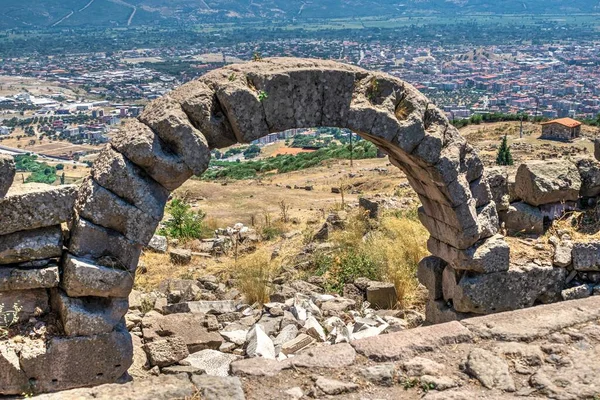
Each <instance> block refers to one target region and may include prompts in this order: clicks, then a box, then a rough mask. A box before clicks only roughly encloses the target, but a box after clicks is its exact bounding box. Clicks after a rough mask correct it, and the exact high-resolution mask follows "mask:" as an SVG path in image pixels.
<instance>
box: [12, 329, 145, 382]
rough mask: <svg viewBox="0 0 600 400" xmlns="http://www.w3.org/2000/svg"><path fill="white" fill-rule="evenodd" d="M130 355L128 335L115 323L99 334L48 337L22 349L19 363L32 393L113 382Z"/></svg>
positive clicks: (126, 364) (125, 365)
mask: <svg viewBox="0 0 600 400" xmlns="http://www.w3.org/2000/svg"><path fill="white" fill-rule="evenodd" d="M132 357H133V346H132V344H131V337H130V336H129V333H128V332H127V331H126V330H125V328H124V327H122V328H121V327H119V328H118V329H117V330H115V331H114V332H111V333H107V334H103V335H95V336H87V337H74V338H64V337H55V338H52V339H51V340H50V341H49V343H48V345H47V347H45V348H44V347H42V348H40V349H34V350H33V351H29V352H26V353H22V354H21V367H22V369H23V371H24V372H25V376H27V377H28V378H34V380H33V381H30V382H31V383H32V387H31V389H32V390H33V392H34V393H41V392H55V391H60V390H67V389H72V388H77V387H84V386H92V385H101V384H104V383H112V382H116V381H117V379H119V378H120V377H121V376H122V375H123V374H124V373H125V372H126V371H127V369H128V368H129V366H130V365H131V360H132ZM21 393H22V392H19V393H18V394H21ZM15 394H17V393H15Z"/></svg>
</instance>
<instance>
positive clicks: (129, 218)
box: [75, 178, 160, 245]
mask: <svg viewBox="0 0 600 400" xmlns="http://www.w3.org/2000/svg"><path fill="white" fill-rule="evenodd" d="M75 209H76V211H77V213H78V215H79V216H80V217H83V218H85V219H87V220H88V221H91V222H93V223H94V224H96V225H100V226H103V227H105V228H109V229H113V230H115V231H117V232H119V233H122V234H123V235H124V236H125V237H126V238H128V239H129V240H131V241H134V242H136V243H139V244H142V245H145V244H147V243H148V242H149V241H150V239H151V238H152V235H154V232H155V231H156V227H157V226H158V223H159V222H160V220H158V219H156V218H155V217H153V216H151V215H149V214H147V213H145V212H143V211H142V210H140V209H139V208H137V207H135V206H134V205H131V204H129V203H128V202H126V201H125V200H123V199H122V198H120V197H119V196H117V195H115V194H114V193H112V192H110V191H109V190H107V189H105V188H103V187H102V186H100V185H98V183H96V182H95V181H94V180H93V179H92V178H88V179H86V180H85V181H84V182H83V184H82V185H81V187H80V188H79V194H78V196H77V202H76V204H75Z"/></svg>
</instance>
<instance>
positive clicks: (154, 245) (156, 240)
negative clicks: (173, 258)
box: [146, 235, 168, 254]
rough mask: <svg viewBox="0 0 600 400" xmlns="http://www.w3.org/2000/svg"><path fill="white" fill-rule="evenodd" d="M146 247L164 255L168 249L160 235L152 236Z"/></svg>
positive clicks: (165, 241) (164, 239)
mask: <svg viewBox="0 0 600 400" xmlns="http://www.w3.org/2000/svg"><path fill="white" fill-rule="evenodd" d="M146 247H147V248H149V249H150V250H152V251H154V252H156V253H162V254H164V253H166V252H167V248H168V241H167V238H166V237H164V236H161V235H154V236H152V239H150V242H149V243H148V246H146Z"/></svg>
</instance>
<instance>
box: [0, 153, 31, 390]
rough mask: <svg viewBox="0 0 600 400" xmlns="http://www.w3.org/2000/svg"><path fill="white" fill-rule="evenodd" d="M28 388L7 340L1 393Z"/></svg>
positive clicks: (1, 350) (0, 349)
mask: <svg viewBox="0 0 600 400" xmlns="http://www.w3.org/2000/svg"><path fill="white" fill-rule="evenodd" d="M0 160H1V159H0ZM27 390H29V378H27V376H26V375H25V372H24V371H23V370H22V369H21V365H20V364H19V356H18V355H17V352H16V351H15V349H13V348H11V347H8V345H7V342H5V343H2V344H0V394H3V395H10V394H21V393H26V392H27Z"/></svg>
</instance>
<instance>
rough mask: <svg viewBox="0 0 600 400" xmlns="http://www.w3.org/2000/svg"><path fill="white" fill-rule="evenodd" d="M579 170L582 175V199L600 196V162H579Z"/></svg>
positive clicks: (581, 160) (586, 160) (590, 160)
mask: <svg viewBox="0 0 600 400" xmlns="http://www.w3.org/2000/svg"><path fill="white" fill-rule="evenodd" d="M577 169H578V170H579V175H581V189H580V191H579V195H580V196H581V197H596V196H598V195H600V162H598V161H597V160H593V159H591V158H582V159H580V160H578V161H577Z"/></svg>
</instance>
